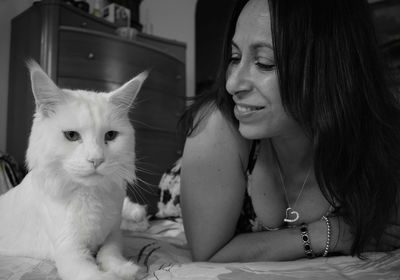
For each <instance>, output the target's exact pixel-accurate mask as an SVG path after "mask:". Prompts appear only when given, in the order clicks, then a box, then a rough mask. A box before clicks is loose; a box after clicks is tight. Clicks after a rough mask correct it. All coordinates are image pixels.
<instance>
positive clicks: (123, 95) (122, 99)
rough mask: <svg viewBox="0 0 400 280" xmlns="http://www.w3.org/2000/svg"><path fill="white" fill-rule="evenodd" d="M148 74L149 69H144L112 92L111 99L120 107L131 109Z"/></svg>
mask: <svg viewBox="0 0 400 280" xmlns="http://www.w3.org/2000/svg"><path fill="white" fill-rule="evenodd" d="M148 75H149V71H144V72H142V73H140V74H139V75H137V76H136V77H134V78H133V79H132V80H130V81H129V82H126V83H125V84H124V85H122V86H121V87H120V88H118V89H116V90H114V91H112V92H110V93H109V98H110V99H109V100H110V101H111V102H112V103H113V104H114V105H116V106H117V107H119V108H122V109H129V108H130V106H131V105H132V103H133V101H134V100H135V98H136V96H137V94H138V92H139V90H140V88H141V87H142V85H143V82H144V81H145V80H146V78H147V77H148Z"/></svg>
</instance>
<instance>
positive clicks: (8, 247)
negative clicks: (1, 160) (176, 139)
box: [0, 63, 147, 280]
mask: <svg viewBox="0 0 400 280" xmlns="http://www.w3.org/2000/svg"><path fill="white" fill-rule="evenodd" d="M30 70H31V80H32V89H33V93H34V96H35V102H36V113H35V117H34V121H33V126H32V131H31V135H30V139H29V146H28V151H27V163H28V167H29V173H28V174H27V175H26V177H25V178H24V180H23V181H22V183H21V184H20V185H18V186H17V187H15V188H14V189H12V190H10V191H9V192H7V193H5V194H4V195H2V196H0V254H2V255H12V256H28V257H36V258H44V259H50V260H54V261H55V262H56V266H57V269H58V272H59V274H60V276H61V278H63V279H64V280H119V279H134V276H135V274H136V272H137V271H138V266H137V265H135V264H133V263H132V262H130V261H127V260H126V259H124V258H123V256H122V253H121V252H122V248H121V232H120V224H121V210H122V205H123V200H124V197H125V187H126V184H127V182H130V183H132V182H133V181H134V179H135V162H134V161H135V141H134V130H133V128H132V126H131V124H130V121H129V117H128V111H129V107H130V106H131V104H132V102H133V99H134V98H135V96H136V94H137V93H138V91H139V89H140V87H141V85H142V83H143V81H144V80H145V79H146V77H147V73H142V74H140V75H138V76H137V77H135V78H134V79H132V80H131V81H129V82H127V83H126V84H124V85H123V86H122V87H121V88H119V89H117V90H115V91H113V92H111V93H96V92H90V91H82V90H75V91H72V90H61V89H59V88H58V87H57V86H56V85H55V84H54V83H53V82H52V81H51V80H50V78H49V77H48V76H47V75H46V74H45V73H44V72H43V70H41V68H40V67H39V66H38V65H37V64H36V63H31V65H30Z"/></svg>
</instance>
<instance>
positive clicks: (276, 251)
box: [210, 220, 338, 262]
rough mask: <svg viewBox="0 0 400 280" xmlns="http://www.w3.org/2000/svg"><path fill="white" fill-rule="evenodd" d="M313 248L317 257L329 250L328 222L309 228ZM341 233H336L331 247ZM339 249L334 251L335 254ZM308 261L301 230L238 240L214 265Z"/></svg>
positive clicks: (243, 236)
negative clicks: (224, 263)
mask: <svg viewBox="0 0 400 280" xmlns="http://www.w3.org/2000/svg"><path fill="white" fill-rule="evenodd" d="M308 232H309V238H310V241H311V247H312V250H313V252H314V254H315V255H317V256H320V255H322V253H323V252H324V250H325V245H326V239H327V227H326V223H325V222H324V221H322V220H321V221H316V222H313V223H310V224H309V225H308ZM337 237H338V232H337V231H333V232H332V236H331V240H332V241H331V245H334V243H336V241H337ZM333 250H337V248H335V249H334V248H333V246H332V248H331V252H333ZM303 257H305V252H304V247H303V240H302V237H301V232H300V229H299V228H298V227H296V228H287V229H282V230H278V231H265V232H257V233H247V234H240V235H237V236H235V237H234V238H233V239H232V240H230V241H229V242H228V243H227V244H226V245H225V246H224V247H222V248H221V249H220V250H219V251H218V252H217V253H215V254H214V255H213V256H212V257H211V258H210V261H211V262H255V261H289V260H295V259H299V258H303Z"/></svg>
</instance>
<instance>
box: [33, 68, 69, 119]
mask: <svg viewBox="0 0 400 280" xmlns="http://www.w3.org/2000/svg"><path fill="white" fill-rule="evenodd" d="M27 66H28V68H29V72H30V76H31V85H32V92H33V96H34V98H35V103H36V111H37V112H41V113H42V114H43V115H44V116H46V117H47V116H49V115H50V114H51V113H54V111H55V106H56V105H57V104H59V103H60V102H61V101H62V100H63V99H64V96H63V93H62V91H61V90H60V89H59V88H58V87H57V86H56V84H55V83H54V82H53V81H52V80H51V79H50V77H49V76H48V75H47V74H46V73H45V72H44V71H43V69H42V68H41V67H40V66H39V64H38V63H37V62H36V61H34V60H28V61H27Z"/></svg>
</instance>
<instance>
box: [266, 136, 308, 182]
mask: <svg viewBox="0 0 400 280" xmlns="http://www.w3.org/2000/svg"><path fill="white" fill-rule="evenodd" d="M264 143H265V144H267V145H270V146H272V147H271V148H273V149H275V151H276V156H277V160H278V161H279V164H280V165H281V167H282V170H283V172H284V173H285V174H286V176H292V175H295V174H299V173H303V172H307V170H308V169H309V168H310V166H311V164H312V162H313V154H314V151H313V145H312V142H311V140H310V138H309V137H307V136H306V135H305V134H303V133H301V134H300V135H299V134H296V135H295V136H286V137H283V136H279V137H273V138H269V139H266V141H264ZM271 144H272V145H271ZM271 154H272V153H271Z"/></svg>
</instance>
